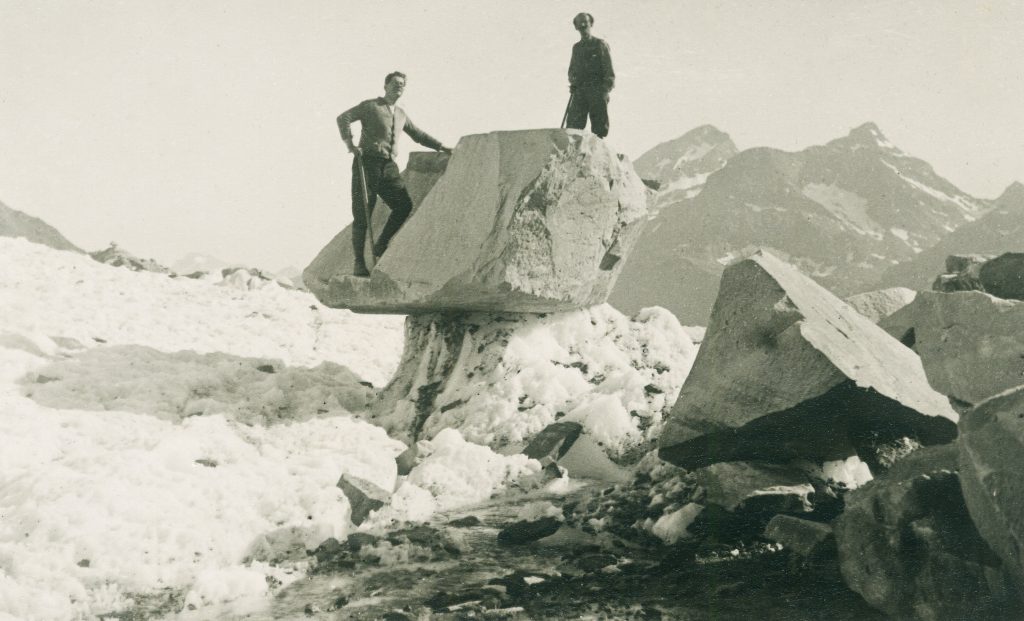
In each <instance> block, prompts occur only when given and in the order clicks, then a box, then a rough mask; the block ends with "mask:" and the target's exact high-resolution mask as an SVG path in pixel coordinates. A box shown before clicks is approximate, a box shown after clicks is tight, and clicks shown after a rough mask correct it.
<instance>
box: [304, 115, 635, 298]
mask: <svg viewBox="0 0 1024 621" xmlns="http://www.w3.org/2000/svg"><path fill="white" fill-rule="evenodd" d="M646 219H647V203H646V190H645V187H644V185H643V183H642V182H641V181H640V178H639V176H637V174H636V172H635V171H634V170H633V167H632V165H631V164H630V163H629V161H628V160H626V159H625V158H623V157H621V156H617V155H616V154H615V153H614V152H612V151H611V150H610V149H609V148H608V146H607V145H606V144H605V143H604V141H602V140H600V139H598V138H597V137H595V136H593V135H592V134H590V133H586V132H581V131H577V130H555V129H544V130H526V131H514V132H492V133H489V134H480V135H474V136H466V137H464V138H462V140H460V141H459V144H458V146H457V148H456V149H455V152H454V153H453V155H452V157H451V160H450V161H449V162H448V166H447V170H446V172H445V173H444V174H443V176H441V178H440V179H439V180H438V181H437V183H436V185H434V186H433V188H432V189H431V190H430V192H429V193H428V194H427V195H426V197H425V198H424V199H423V202H422V203H421V204H420V206H419V208H418V209H416V211H415V212H414V213H413V215H412V216H411V217H410V218H409V219H408V220H407V221H406V223H405V225H404V226H403V227H402V230H401V231H399V233H398V234H397V235H396V236H395V237H394V238H393V239H392V242H391V246H390V248H389V249H388V252H387V253H386V254H385V255H384V257H382V259H381V261H380V262H379V263H378V264H377V265H376V267H375V269H374V270H373V272H372V273H371V275H370V277H369V278H358V277H354V276H352V275H351V274H352V268H353V261H352V257H353V255H352V249H351V236H350V235H348V234H346V233H345V232H342V233H341V234H339V235H338V236H337V237H335V238H334V239H333V240H332V241H331V242H330V243H329V244H328V245H327V247H326V248H324V249H323V250H322V251H321V252H320V254H319V255H318V256H317V258H316V259H314V260H313V262H312V263H311V264H310V265H309V267H307V268H306V270H305V272H304V274H303V279H304V280H305V282H306V285H307V286H308V287H309V290H310V291H311V292H313V293H314V294H315V295H316V296H317V298H318V299H319V300H320V301H321V302H323V303H324V304H325V305H327V306H330V307H334V308H350V309H352V310H355V311H359V312H372V313H417V312H420V313H422V312H437V311H509V312H549V311H564V310H571V309H577V308H583V307H587V306H592V305H594V304H600V303H602V302H604V301H605V299H606V298H607V297H608V292H609V291H610V289H611V286H612V284H613V283H614V281H615V277H616V276H617V274H618V271H619V269H620V268H621V266H622V263H623V261H622V259H623V258H625V256H626V253H628V252H629V250H630V248H631V247H632V245H633V242H634V241H635V239H636V237H637V236H638V235H639V233H640V229H641V227H642V225H643V223H644V222H645V221H646Z"/></svg>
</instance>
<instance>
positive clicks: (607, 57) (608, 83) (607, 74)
mask: <svg viewBox="0 0 1024 621" xmlns="http://www.w3.org/2000/svg"><path fill="white" fill-rule="evenodd" d="M601 84H602V85H603V86H604V88H605V90H607V91H610V90H612V89H613V88H615V69H613V68H612V50H611V48H610V47H608V44H607V43H606V42H604V41H601Z"/></svg>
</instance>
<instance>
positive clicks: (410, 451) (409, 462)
mask: <svg viewBox="0 0 1024 621" xmlns="http://www.w3.org/2000/svg"><path fill="white" fill-rule="evenodd" d="M418 463H420V449H419V447H418V446H417V443H416V442H413V443H412V444H410V445H409V448H407V449H405V450H404V451H402V452H401V453H399V454H398V457H395V464H396V465H397V466H398V476H400V477H404V476H406V475H407V474H409V473H410V472H412V469H413V468H415V467H416V465H417V464H418Z"/></svg>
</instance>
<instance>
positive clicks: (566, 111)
mask: <svg viewBox="0 0 1024 621" xmlns="http://www.w3.org/2000/svg"><path fill="white" fill-rule="evenodd" d="M575 96H576V93H573V92H572V91H569V103H567V104H565V114H563V115H562V124H561V125H560V127H561V128H562V129H565V122H566V121H567V120H568V119H569V108H571V107H572V98H573V97H575Z"/></svg>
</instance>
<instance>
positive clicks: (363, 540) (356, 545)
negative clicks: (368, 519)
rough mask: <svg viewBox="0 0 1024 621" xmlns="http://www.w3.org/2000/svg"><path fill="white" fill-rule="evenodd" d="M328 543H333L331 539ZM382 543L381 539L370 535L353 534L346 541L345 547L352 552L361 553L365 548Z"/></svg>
mask: <svg viewBox="0 0 1024 621" xmlns="http://www.w3.org/2000/svg"><path fill="white" fill-rule="evenodd" d="M328 541H331V540H330V539H329V540H328ZM378 541H380V537H378V536H376V535H371V534H370V533H352V534H351V535H349V536H348V538H347V539H345V545H346V546H347V547H348V549H349V550H351V551H352V552H359V550H361V549H362V548H363V546H372V545H375V544H376V543H377V542H378Z"/></svg>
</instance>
